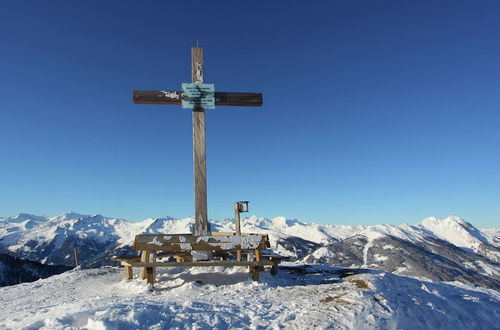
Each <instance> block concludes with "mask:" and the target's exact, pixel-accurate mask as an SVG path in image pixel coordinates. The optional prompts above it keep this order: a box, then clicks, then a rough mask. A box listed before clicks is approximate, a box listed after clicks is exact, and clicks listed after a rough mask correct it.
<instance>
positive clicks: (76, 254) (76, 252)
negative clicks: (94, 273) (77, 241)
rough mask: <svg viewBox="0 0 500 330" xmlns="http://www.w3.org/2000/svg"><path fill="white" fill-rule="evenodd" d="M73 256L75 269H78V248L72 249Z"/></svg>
mask: <svg viewBox="0 0 500 330" xmlns="http://www.w3.org/2000/svg"><path fill="white" fill-rule="evenodd" d="M73 255H74V256H75V267H78V265H80V258H79V256H78V248H77V247H76V246H75V247H73Z"/></svg>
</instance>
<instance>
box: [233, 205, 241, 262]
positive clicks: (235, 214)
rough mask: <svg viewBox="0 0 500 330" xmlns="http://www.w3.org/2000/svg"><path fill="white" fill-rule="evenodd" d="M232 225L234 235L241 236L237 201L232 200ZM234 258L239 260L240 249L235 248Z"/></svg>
mask: <svg viewBox="0 0 500 330" xmlns="http://www.w3.org/2000/svg"><path fill="white" fill-rule="evenodd" d="M234 226H235V227H236V235H238V236H241V224H240V208H239V206H238V202H234ZM236 260H237V261H241V249H237V250H236Z"/></svg>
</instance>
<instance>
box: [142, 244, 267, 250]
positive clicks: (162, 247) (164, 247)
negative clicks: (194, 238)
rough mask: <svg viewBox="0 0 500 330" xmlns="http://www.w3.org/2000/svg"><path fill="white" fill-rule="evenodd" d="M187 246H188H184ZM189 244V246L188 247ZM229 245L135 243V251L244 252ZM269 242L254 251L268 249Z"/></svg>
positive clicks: (239, 246) (235, 246) (237, 246)
mask: <svg viewBox="0 0 500 330" xmlns="http://www.w3.org/2000/svg"><path fill="white" fill-rule="evenodd" d="M184 244H186V245H184ZM188 244H189V246H187V245H188ZM225 244H227V243H167V244H165V245H155V244H151V243H140V242H137V243H134V249H139V250H148V251H179V250H181V251H192V250H200V251H216V250H217V251H219V250H223V251H225V250H236V249H238V248H240V249H242V250H244V249H245V247H242V246H241V245H238V244H236V245H234V246H232V248H231V249H229V248H227V247H226V246H225ZM267 248H268V245H267V242H261V243H259V245H258V246H256V247H255V248H252V249H259V250H264V249H267Z"/></svg>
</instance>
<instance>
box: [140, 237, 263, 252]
mask: <svg viewBox="0 0 500 330" xmlns="http://www.w3.org/2000/svg"><path fill="white" fill-rule="evenodd" d="M231 242H243V243H251V242H269V235H267V234H244V235H227V234H224V235H212V234H211V235H201V236H194V235H191V234H144V235H136V236H135V240H134V243H151V244H153V245H160V244H165V243H231ZM250 248H251V247H250ZM134 249H135V250H138V251H140V249H136V248H135V247H134Z"/></svg>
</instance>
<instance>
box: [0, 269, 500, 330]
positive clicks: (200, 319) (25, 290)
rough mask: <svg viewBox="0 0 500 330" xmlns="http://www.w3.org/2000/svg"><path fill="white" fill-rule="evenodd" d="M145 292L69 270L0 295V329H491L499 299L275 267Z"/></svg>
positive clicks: (166, 273) (456, 288) (398, 280)
mask: <svg viewBox="0 0 500 330" xmlns="http://www.w3.org/2000/svg"><path fill="white" fill-rule="evenodd" d="M158 280H159V281H158V283H157V284H156V285H155V287H154V288H153V289H152V288H151V287H148V286H147V284H146V283H145V282H144V281H142V280H137V279H135V280H131V281H126V280H124V279H123V274H122V270H121V269H117V268H101V269H90V270H74V271H70V272H66V273H64V274H61V275H56V276H53V277H51V278H47V279H43V280H39V281H36V282H33V283H24V284H20V285H15V286H10V287H3V288H0V305H1V306H2V309H0V328H2V329H23V328H24V329H75V328H84V329H168V328H189V329H191V328H219V329H227V328H252V329H255V328H282V327H285V328H291V329H322V328H339V329H344V328H346V329H347V328H348V329H353V328H354V329H372V328H380V329H400V328H402V329H454V330H456V329H498V328H499V323H498V320H499V319H500V294H499V293H498V292H495V291H492V290H488V289H477V288H476V289H472V288H470V287H467V286H465V285H463V284H459V283H452V284H448V283H440V282H435V283H434V282H428V281H424V280H419V279H415V278H408V277H403V276H398V275H394V274H390V273H386V272H383V271H375V270H362V269H355V270H349V269H343V268H338V267H328V266H319V265H313V266H308V265H298V264H291V263H285V264H283V267H281V269H280V274H279V276H277V277H272V276H270V275H269V274H267V273H263V274H262V281H261V282H260V283H256V282H252V281H250V280H249V277H248V273H247V272H246V270H245V269H244V268H226V269H225V268H220V267H214V268H191V269H168V270H164V269H161V270H159V274H158Z"/></svg>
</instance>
